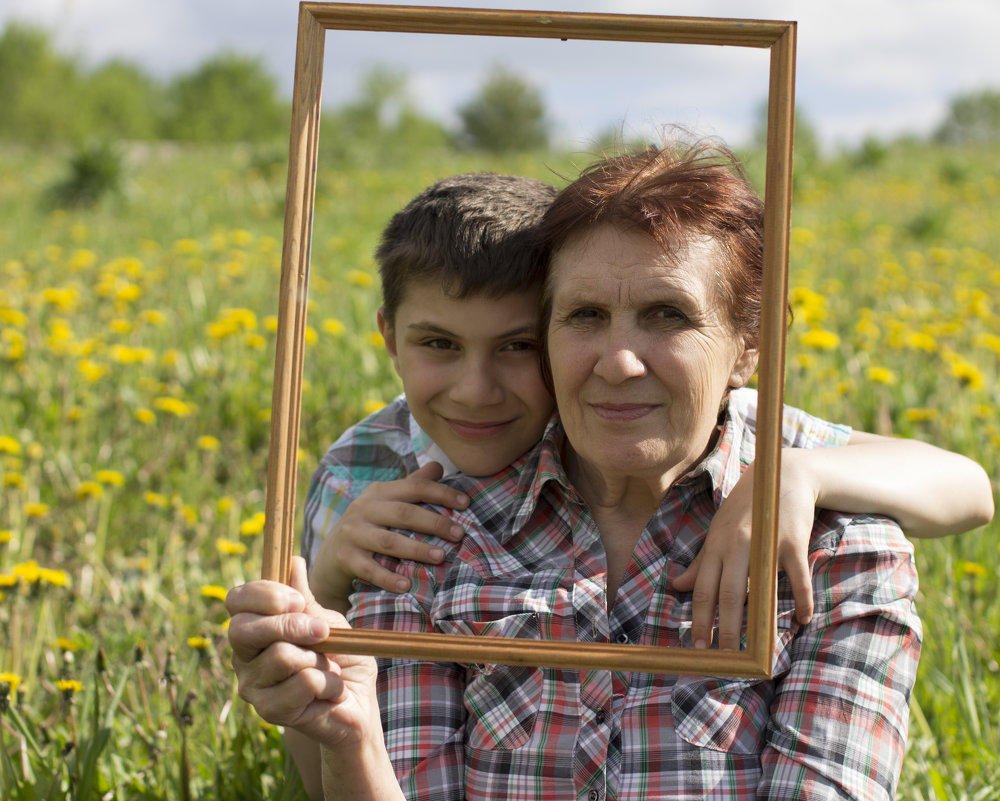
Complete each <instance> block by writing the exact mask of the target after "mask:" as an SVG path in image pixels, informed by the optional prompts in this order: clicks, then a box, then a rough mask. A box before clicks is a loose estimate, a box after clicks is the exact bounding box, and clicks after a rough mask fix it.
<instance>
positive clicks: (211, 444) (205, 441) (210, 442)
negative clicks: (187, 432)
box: [196, 434, 222, 451]
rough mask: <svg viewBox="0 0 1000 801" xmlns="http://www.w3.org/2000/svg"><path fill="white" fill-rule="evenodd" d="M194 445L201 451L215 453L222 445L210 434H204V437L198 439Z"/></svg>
mask: <svg viewBox="0 0 1000 801" xmlns="http://www.w3.org/2000/svg"><path fill="white" fill-rule="evenodd" d="M196 444H197V445H198V448H200V449H201V450H203V451H217V450H219V446H220V445H221V444H222V443H221V442H219V440H218V439H216V438H215V437H213V436H212V435H211V434H205V435H204V436H201V437H198V440H197V443H196Z"/></svg>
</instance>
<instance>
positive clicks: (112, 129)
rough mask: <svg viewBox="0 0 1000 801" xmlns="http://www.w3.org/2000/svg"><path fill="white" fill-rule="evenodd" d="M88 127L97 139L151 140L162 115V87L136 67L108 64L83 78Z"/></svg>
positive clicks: (119, 63) (123, 64)
mask: <svg viewBox="0 0 1000 801" xmlns="http://www.w3.org/2000/svg"><path fill="white" fill-rule="evenodd" d="M85 99H86V101H87V105H88V107H89V113H90V118H91V119H90V128H91V130H92V132H93V134H94V135H95V136H98V137H100V138H101V139H105V140H108V139H155V138H157V137H158V136H159V133H160V125H161V122H162V119H161V117H162V115H163V102H164V98H163V88H162V87H161V86H160V85H159V84H158V83H157V82H156V81H155V80H153V78H152V77H150V76H149V75H147V74H146V73H145V72H143V71H142V70H141V69H140V68H139V67H137V66H135V65H133V64H129V63H127V62H125V61H118V60H114V61H109V62H107V63H106V64H103V65H101V66H100V67H98V68H97V69H96V70H94V71H93V72H92V73H91V74H90V75H88V76H87V80H86V87H85Z"/></svg>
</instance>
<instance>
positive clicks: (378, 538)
mask: <svg viewBox="0 0 1000 801" xmlns="http://www.w3.org/2000/svg"><path fill="white" fill-rule="evenodd" d="M442 473H443V471H442V468H441V465H440V464H438V463H437V462H432V463H430V464H427V465H424V466H423V467H421V468H420V469H419V470H416V471H414V472H413V473H411V474H410V475H409V476H407V477H406V478H402V479H399V480H397V481H385V482H378V483H374V484H371V485H369V486H368V487H367V488H366V489H365V490H364V491H363V492H362V493H361V494H360V495H359V496H358V497H357V498H356V499H355V500H354V501H353V502H352V503H351V504H350V506H348V507H347V511H346V512H345V513H344V516H343V517H341V518H340V520H338V521H337V524H336V525H335V526H334V527H333V529H332V530H331V531H330V533H329V534H327V536H326V537H325V539H324V540H323V543H322V544H321V545H320V549H319V552H318V553H317V556H316V563H315V564H314V565H313V568H312V571H311V574H310V584H311V585H312V589H313V592H314V593H315V594H316V597H317V599H318V600H319V601H320V603H322V604H323V605H324V606H327V607H329V608H333V609H338V608H343V606H344V604H345V603H346V599H347V597H348V596H349V595H350V592H351V582H352V581H353V579H354V578H355V577H357V578H360V579H362V580H363V581H367V582H369V583H371V584H374V585H375V586H377V587H381V588H382V589H384V590H389V591H390V592H406V591H407V590H408V589H409V588H410V580H409V579H408V578H406V577H405V576H400V575H398V574H396V573H394V572H392V571H391V570H388V569H386V568H385V567H383V566H382V565H381V564H379V562H378V561H377V560H376V558H375V555H376V554H383V555H385V556H392V557H396V558H397V559H403V560H412V561H415V562H423V563H425V564H438V563H439V562H441V560H442V559H444V550H443V549H442V548H440V547H438V546H435V545H432V544H431V543H427V542H421V541H418V540H415V539H412V538H411V537H408V536H407V535H405V534H400V533H399V531H394V530H393V529H399V530H402V531H413V532H415V533H417V534H430V535H432V536H435V537H440V538H441V539H444V540H447V541H449V542H458V541H460V540H461V539H462V537H464V536H465V531H464V530H463V529H462V527H461V526H458V525H456V524H455V523H454V522H453V521H451V520H450V519H449V518H447V517H444V516H443V515H440V514H438V513H437V512H434V511H432V510H430V509H426V508H423V507H422V506H420V505H419V504H434V505H436V506H445V507H448V508H450V509H464V508H465V507H467V506H468V505H469V498H468V497H467V496H466V495H465V494H463V493H461V492H460V491H458V490H456V489H454V488H453V487H448V486H445V485H444V484H440V483H438V480H439V479H440V478H441V476H442Z"/></svg>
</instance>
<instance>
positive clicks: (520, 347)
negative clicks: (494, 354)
mask: <svg viewBox="0 0 1000 801" xmlns="http://www.w3.org/2000/svg"><path fill="white" fill-rule="evenodd" d="M503 350H505V351H514V352H517V353H523V352H526V351H534V350H538V343H537V342H535V340H533V339H518V340H515V341H514V342H508V343H507V344H506V345H504V346H503Z"/></svg>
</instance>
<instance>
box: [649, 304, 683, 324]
mask: <svg viewBox="0 0 1000 801" xmlns="http://www.w3.org/2000/svg"><path fill="white" fill-rule="evenodd" d="M650 317H652V318H653V319H655V320H662V321H668V322H677V321H683V320H686V319H687V315H686V314H684V312H682V311H681V310H680V309H678V308H677V307H675V306H657V307H656V308H655V309H652V310H651V311H650Z"/></svg>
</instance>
